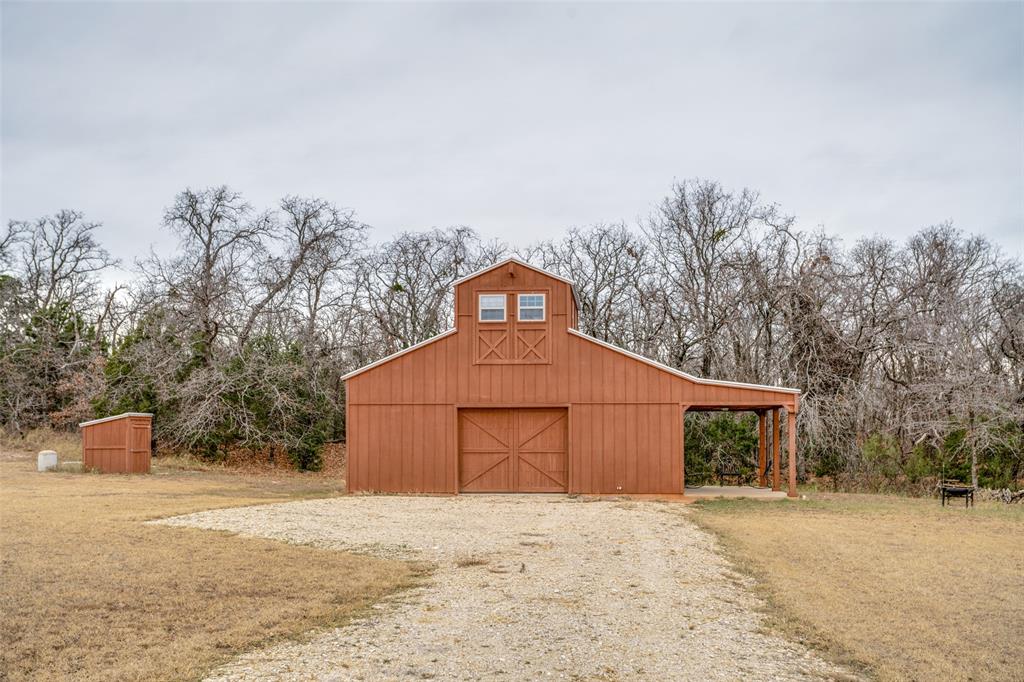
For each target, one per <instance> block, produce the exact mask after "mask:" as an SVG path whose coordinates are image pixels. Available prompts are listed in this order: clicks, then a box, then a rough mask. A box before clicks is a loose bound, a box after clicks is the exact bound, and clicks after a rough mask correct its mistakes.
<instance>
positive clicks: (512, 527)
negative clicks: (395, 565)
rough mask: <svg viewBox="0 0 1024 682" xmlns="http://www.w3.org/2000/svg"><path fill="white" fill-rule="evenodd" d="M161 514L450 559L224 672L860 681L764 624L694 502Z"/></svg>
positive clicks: (365, 502)
mask: <svg viewBox="0 0 1024 682" xmlns="http://www.w3.org/2000/svg"><path fill="white" fill-rule="evenodd" d="M161 523H170V524H173V525H175V526H188V527H192V526H196V527H202V528H208V529H213V530H220V531H231V532H236V533H240V534H243V535H245V536H255V537H268V538H274V539H278V540H285V541H288V542H293V543H300V544H311V545H313V546H316V547H323V548H335V549H349V550H353V551H359V552H365V553H370V554H375V555H378V556H384V557H389V558H403V559H409V558H415V559H420V560H427V561H430V562H432V563H434V564H435V565H436V566H437V569H436V571H435V572H434V573H433V574H432V576H431V579H430V581H429V583H428V584H427V585H425V586H423V587H421V588H418V589H417V590H414V591H411V592H407V593H403V594H402V596H401V598H400V599H399V600H397V601H395V602H392V603H388V604H387V605H378V606H379V607H380V608H377V609H375V615H372V616H370V617H368V618H365V619H361V620H359V621H357V622H355V623H353V624H352V625H351V626H348V627H342V628H338V629H334V630H331V631H329V632H325V633H324V634H322V635H319V636H317V637H314V638H313V639H311V640H310V641H309V642H306V643H302V644H284V645H280V646H272V647H268V648H265V649H261V650H259V651H255V652H252V653H249V654H246V655H244V656H242V657H240V658H239V659H237V660H236V661H235V662H233V663H231V664H229V665H227V666H225V667H223V668H221V669H219V670H217V671H216V672H215V673H214V675H213V678H214V679H224V680H228V679H232V680H237V679H294V680H299V679H302V680H306V679H324V678H329V677H332V676H340V677H342V678H345V679H366V680H371V679H372V680H378V679H381V680H393V679H431V678H433V679H446V680H450V679H458V680H478V679H489V680H522V679H531V678H535V677H539V678H543V679H578V680H582V679H586V680H668V679H703V680H736V679H748V678H755V677H756V678H761V679H779V680H793V679H821V678H836V677H845V676H847V673H846V671H844V670H842V669H841V668H838V667H836V666H834V665H830V664H828V663H826V662H825V661H823V660H822V659H821V658H819V657H818V656H817V655H815V654H814V653H813V652H812V651H810V650H808V649H807V648H806V647H804V646H801V645H799V644H794V643H792V642H788V641H786V640H784V639H782V638H780V637H778V636H776V635H773V634H771V633H768V632H765V630H764V628H763V627H762V624H763V621H764V619H763V616H762V615H761V609H762V606H763V604H762V603H761V602H760V601H759V600H758V599H757V598H756V597H755V596H754V595H753V594H752V593H751V591H750V589H749V587H750V585H749V583H750V581H749V580H748V579H746V578H743V577H742V576H740V575H738V574H736V573H735V572H734V571H732V570H731V569H730V568H729V565H728V563H727V562H726V561H725V560H724V559H723V558H722V557H721V556H720V555H719V554H718V553H717V552H716V551H715V547H716V542H715V540H714V538H713V537H712V536H711V535H710V534H708V533H706V532H704V531H701V530H699V529H698V528H697V527H695V526H694V525H693V524H692V523H690V522H689V521H688V520H687V516H686V511H685V509H684V508H683V507H681V506H680V505H669V504H664V503H655V502H637V503H631V504H628V505H626V504H622V503H621V502H582V501H577V500H573V499H569V498H566V497H564V496H476V495H474V496H469V495H465V496H459V497H399V496H380V497H375V496H352V497H346V498H334V499H329V500H316V501H309V502H300V503H288V504H277V505H270V506H260V507H248V508H244V509H226V510H220V511H212V512H202V513H199V514H193V515H189V516H184V517H178V518H175V519H169V520H167V521H164V522H161Z"/></svg>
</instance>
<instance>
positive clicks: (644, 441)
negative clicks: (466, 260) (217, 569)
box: [344, 259, 798, 493]
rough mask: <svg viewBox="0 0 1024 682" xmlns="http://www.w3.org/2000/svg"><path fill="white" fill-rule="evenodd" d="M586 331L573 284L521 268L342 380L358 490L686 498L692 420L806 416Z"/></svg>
mask: <svg viewBox="0 0 1024 682" xmlns="http://www.w3.org/2000/svg"><path fill="white" fill-rule="evenodd" d="M541 300H542V301H543V305H542V310H541ZM485 308H486V310H484V309H485ZM502 308H503V311H502ZM576 324H577V307H576V299H575V293H574V291H573V285H572V283H571V282H569V281H567V280H565V279H563V278H561V277H558V276H555V275H552V274H550V273H547V272H545V271H543V270H540V269H537V268H535V267H533V266H530V265H528V264H525V263H522V262H520V261H518V260H515V259H509V260H507V261H503V262H502V263H498V264H496V265H494V266H492V267H490V268H487V269H485V270H482V271H480V272H478V273H475V274H474V275H471V276H469V277H466V278H463V279H462V280H459V281H458V282H456V284H455V328H454V329H452V330H449V331H447V332H444V333H443V334H440V335H438V336H436V337H434V338H433V339H429V340H427V341H425V342H423V343H421V344H418V345H417V346H414V347H412V348H409V349H406V350H405V351H402V352H400V353H397V354H395V355H393V356H390V357H388V358H384V359H382V360H380V361H378V362H376V363H373V364H371V365H368V366H366V367H364V368H361V369H359V370H356V371H355V372H352V373H350V374H348V375H346V376H345V377H344V378H345V380H346V389H347V396H346V397H347V411H348V418H347V426H348V487H349V490H350V491H360V490H364V491H387V492H414V493H415V492H419V493H458V492H460V491H461V492H471V491H484V490H487V491H495V490H509V491H528V490H537V491H542V490H543V491H548V492H550V491H555V490H564V491H565V492H569V493H681V492H682V490H683V484H684V471H683V450H682V448H683V440H682V436H683V433H682V431H683V413H684V411H685V410H686V409H690V408H693V409H715V406H716V405H719V404H728V405H730V406H733V407H739V408H744V409H755V410H758V411H763V410H769V409H776V408H778V407H786V408H787V409H789V410H790V411H793V412H795V410H796V407H797V400H798V397H797V393H798V392H796V391H794V390H793V389H780V388H774V387H767V386H755V385H748V384H738V383H732V382H715V381H708V380H703V379H699V378H697V377H692V376H690V375H687V374H685V373H682V372H678V371H676V370H674V369H672V368H669V367H666V366H664V365H660V364H659V363H656V362H654V361H651V360H649V359H646V358H643V357H641V356H637V355H635V354H633V353H629V352H628V351H625V350H623V349H619V348H616V347H614V346H611V345H610V344H606V343H604V342H601V341H599V340H597V339H593V338H591V337H588V336H586V335H585V334H582V333H580V332H578V331H577V330H576V329H575V327H576Z"/></svg>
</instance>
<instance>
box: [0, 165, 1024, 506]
mask: <svg viewBox="0 0 1024 682" xmlns="http://www.w3.org/2000/svg"><path fill="white" fill-rule="evenodd" d="M162 226H163V229H165V230H167V231H168V232H169V233H170V234H171V235H173V236H174V238H175V239H176V248H175V249H174V251H173V252H169V253H167V254H159V253H150V254H148V255H146V256H144V257H140V258H139V259H138V260H137V261H136V262H135V263H134V264H133V268H132V272H133V276H132V277H131V279H130V281H128V282H127V283H125V284H121V285H117V286H113V287H105V286H104V285H103V282H104V281H106V280H107V279H109V276H107V274H108V273H109V272H111V270H110V269H111V268H114V267H116V266H117V265H118V263H117V262H116V261H115V259H113V258H112V257H111V256H110V254H109V253H108V251H107V250H106V249H105V248H104V247H103V245H102V244H101V243H100V242H99V241H98V239H97V228H98V227H99V224H97V223H94V222H91V221H89V220H87V219H86V217H85V216H83V215H82V214H81V213H78V212H76V211H71V210H65V211H61V212H59V213H57V214H56V215H52V216H45V217H41V218H39V219H36V220H32V221H11V222H10V223H9V224H8V225H7V226H6V227H5V230H4V232H3V234H0V265H2V266H3V273H4V274H3V275H2V277H0V351H2V356H0V412H2V415H0V419H2V427H3V428H4V429H5V430H6V431H8V432H13V433H25V432H27V431H28V430H31V429H33V428H36V427H39V426H52V427H55V428H68V429H70V428H73V426H74V425H75V424H76V423H77V422H78V421H80V420H83V419H87V418H91V417H94V416H102V415H107V414H113V413H118V412H122V411H143V412H153V413H154V414H155V415H156V420H155V424H156V429H157V434H158V438H159V442H160V444H161V447H162V448H167V449H170V450H184V451H189V452H192V453H195V454H197V455H199V456H202V457H206V458H210V459H217V458H221V457H224V456H225V455H226V453H228V452H229V451H232V450H248V451H249V452H251V454H252V456H253V457H265V458H270V459H274V458H287V459H288V460H290V461H291V462H292V463H293V464H294V465H295V466H298V467H300V468H309V469H315V468H317V467H318V465H319V457H320V452H321V450H322V448H323V446H324V444H325V443H328V442H333V441H340V440H343V439H344V433H345V423H344V418H345V415H344V404H345V402H344V386H343V384H342V382H341V380H340V378H339V377H340V376H341V375H342V374H344V373H345V372H347V371H349V370H351V369H354V368H356V367H359V366H361V365H363V364H366V363H368V362H371V361H373V360H376V359H379V358H381V357H384V356H386V355H388V354H390V353H393V352H395V351H397V350H401V349H402V348H406V347H408V346H410V345H412V344H414V343H418V342H420V341H423V340H424V339H427V338H430V337H431V336H434V335H435V334H437V333H439V332H441V331H444V330H445V329H448V328H449V327H451V326H452V324H453V319H452V317H453V307H454V304H453V301H452V291H451V285H452V283H453V282H454V281H455V280H456V279H458V278H460V277H462V276H464V275H466V274H469V273H471V272H473V271H475V270H478V269H480V268H481V267H484V266H486V265H489V264H491V263H494V262H496V261H497V260H499V259H501V258H503V257H505V256H508V255H510V254H516V255H518V256H519V257H521V258H522V259H524V260H527V261H528V262H531V263H533V264H535V265H538V266H540V267H543V268H545V269H549V270H551V271H553V272H556V273H558V274H560V275H563V276H565V277H567V278H569V279H571V280H573V281H575V282H576V285H577V289H578V295H579V302H580V311H579V326H580V329H581V331H583V332H586V333H588V334H591V335H593V336H595V337H597V338H600V339H603V340H606V341H609V342H611V343H614V344H617V345H619V346H622V347H624V348H627V349H629V350H632V351H634V352H636V353H640V354H643V355H646V356H648V357H651V358H653V359H656V360H658V361H660V362H662V363H665V364H667V365H669V366H672V367H676V368H678V369H681V370H684V371H687V372H691V373H693V374H697V375H701V376H706V377H712V378H721V379H730V380H735V381H744V382H754V383H769V384H782V385H787V386H795V387H797V388H800V389H801V390H802V391H803V399H802V407H801V411H800V414H799V426H798V437H799V441H800V447H801V454H802V460H801V472H800V473H801V475H802V476H806V475H807V474H816V475H818V476H828V477H831V479H832V481H833V482H834V483H835V484H836V485H839V484H842V485H844V486H854V485H857V486H865V487H871V488H876V489H877V488H882V487H904V488H906V487H907V486H912V485H915V484H918V483H919V482H921V481H927V480H931V479H934V477H936V476H939V475H945V476H947V477H950V476H955V477H959V478H962V479H967V480H970V479H973V480H974V481H976V482H978V483H981V484H983V485H994V486H995V485H998V486H1006V485H1013V484H1014V482H1015V481H1018V480H1019V479H1020V478H1021V477H1022V475H1024V270H1022V267H1021V262H1020V260H1019V259H1017V258H1012V257H1008V256H1006V255H1004V254H1003V253H1002V252H1001V251H1000V249H999V248H998V246H997V245H995V244H993V243H992V242H991V241H989V240H987V239H986V238H984V237H982V236H976V235H970V234H965V233H963V232H961V231H959V230H958V229H956V228H954V227H953V226H952V225H951V224H942V225H936V226H931V227H926V228H923V229H921V230H919V231H918V232H916V233H915V234H914V235H913V236H912V237H910V238H909V239H907V240H906V241H904V242H899V243H898V242H896V241H894V240H892V239H889V238H887V237H884V236H875V237H871V238H866V239H861V240H859V241H857V242H856V243H854V244H850V245H846V244H844V243H843V242H841V241H840V240H839V239H838V238H837V237H836V236H835V235H830V234H828V233H827V232H825V231H823V230H820V229H819V230H814V231H805V230H800V229H798V228H797V225H796V221H795V219H794V218H793V217H792V216H790V215H787V214H786V213H785V212H784V211H783V210H782V209H781V208H780V207H778V206H777V205H775V204H772V203H769V202H767V201H765V200H764V199H762V198H761V196H760V195H759V194H758V193H757V192H755V191H752V190H747V189H744V190H741V191H732V190H729V189H727V188H724V187H722V186H721V185H720V184H719V183H716V182H714V181H710V180H703V179H694V180H688V181H684V182H679V183H676V184H674V185H673V186H672V188H671V191H670V192H669V194H668V196H666V197H665V198H664V199H663V200H662V201H661V202H660V203H658V204H657V205H656V206H655V208H654V209H653V210H652V211H651V212H650V214H649V215H648V216H646V217H645V218H643V219H642V220H640V221H638V222H637V224H626V223H621V222H619V223H607V224H597V225H592V226H587V227H574V228H571V229H569V230H568V231H567V232H566V233H565V235H564V236H562V237H560V238H557V239H551V240H546V241H542V242H539V243H534V244H528V245H510V244H506V243H502V242H498V241H486V240H483V239H482V238H481V237H480V236H479V235H478V234H477V233H476V232H475V231H474V230H472V229H471V228H469V227H462V226H460V227H449V228H443V229H432V230H427V231H410V232H404V233H402V234H399V235H397V236H395V237H394V238H392V239H390V240H386V241H383V242H375V241H373V239H372V229H371V228H370V227H369V226H367V225H365V224H363V223H362V222H360V221H359V220H358V218H357V216H356V214H355V213H354V212H353V211H352V210H349V209H344V208H340V207H338V206H337V205H335V204H333V203H331V202H330V201H327V200H325V199H321V198H315V197H313V198H310V197H296V196H289V197H285V198H283V199H281V201H280V202H278V204H277V205H275V206H272V207H267V208H257V207H254V206H252V205H251V204H249V203H248V202H247V201H246V200H245V198H244V197H243V196H242V195H241V194H239V193H237V192H235V191H232V190H231V189H229V188H227V187H214V188H208V189H199V190H193V189H186V190H185V191H183V192H181V193H180V194H178V195H177V196H176V197H174V200H173V202H172V203H171V205H170V206H169V207H168V208H167V209H166V210H165V211H164V214H163V218H162ZM749 426H750V422H749V421H744V420H743V418H741V417H740V418H737V417H734V416H732V415H727V414H719V415H714V416H707V415H689V416H688V417H687V447H688V467H690V468H688V471H693V472H694V473H695V475H696V473H697V471H698V469H699V466H697V463H699V462H704V463H705V464H706V463H707V462H708V461H710V460H712V459H716V458H718V459H721V458H734V459H741V460H743V461H749V449H750V447H751V445H750V443H751V441H750V438H749V433H748V432H749V431H750V429H749ZM691 450H692V452H691ZM691 458H692V461H693V462H694V464H691V463H690V462H691Z"/></svg>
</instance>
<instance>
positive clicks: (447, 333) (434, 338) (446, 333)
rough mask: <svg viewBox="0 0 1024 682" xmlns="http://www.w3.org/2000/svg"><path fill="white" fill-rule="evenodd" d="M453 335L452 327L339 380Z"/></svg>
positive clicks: (353, 371)
mask: <svg viewBox="0 0 1024 682" xmlns="http://www.w3.org/2000/svg"><path fill="white" fill-rule="evenodd" d="M454 333H455V328H454V327H452V328H451V329H449V330H447V331H443V332H441V333H440V334H438V335H437V336H431V337H430V338H429V339H424V340H423V341H420V342H419V343H414V344H413V345H411V346H409V347H408V348H403V349H402V350H400V351H398V352H397V353H392V354H391V355H388V356H387V357H383V358H381V359H380V360H377V361H375V362H371V363H370V364H368V365H363V366H362V367H360V368H359V369H354V370H352V371H351V372H349V373H348V374H342V375H341V380H342V381H348V380H349V379H351V378H352V377H354V376H356V375H357V374H362V373H363V372H365V371H367V370H370V369H373V368H374V367H379V366H380V365H383V364H384V363H385V362H391V361H392V360H394V359H395V358H398V357H401V356H403V355H405V354H406V353H411V352H413V351H414V350H416V349H417V348H422V347H423V346H426V345H428V344H431V343H434V342H435V341H440V340H441V339H443V338H444V337H446V336H451V335H452V334H454Z"/></svg>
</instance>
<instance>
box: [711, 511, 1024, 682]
mask: <svg viewBox="0 0 1024 682" xmlns="http://www.w3.org/2000/svg"><path fill="white" fill-rule="evenodd" d="M810 498H811V499H810V500H807V501H787V502H764V501H756V500H716V501H710V502H702V503H700V504H699V505H697V506H696V507H695V508H694V509H695V513H694V514H692V515H691V518H694V519H695V520H697V521H698V522H699V523H701V524H702V525H704V526H705V527H707V528H709V529H711V530H713V531H714V532H716V533H717V534H718V535H719V536H720V538H721V539H722V541H723V544H724V546H725V547H726V550H727V551H728V552H729V553H730V554H731V555H732V557H733V558H734V559H735V560H736V561H737V563H738V564H739V565H740V566H741V567H742V568H745V569H747V570H748V571H750V572H751V573H753V574H754V575H755V576H756V577H757V578H758V582H759V584H760V585H761V586H762V587H761V589H763V590H764V592H765V596H766V597H767V598H768V602H769V604H770V605H771V609H772V617H771V619H770V622H771V624H772V626H773V627H781V628H783V629H784V630H785V631H787V632H788V634H790V635H791V636H793V637H795V638H798V639H802V640H805V641H809V642H810V643H812V644H814V645H816V646H817V647H819V648H822V649H824V650H826V651H828V652H830V653H831V654H833V655H834V656H835V657H836V658H837V659H839V660H841V661H842V662H845V663H848V664H850V663H852V664H860V665H861V666H865V667H866V668H867V669H868V671H870V672H871V673H873V675H874V676H877V677H878V678H879V679H882V680H929V679H931V680H936V679H943V680H1013V679H1016V680H1020V679H1024V670H1022V668H1021V667H1020V665H1021V653H1022V645H1024V507H1021V506H1007V505H1003V504H1001V503H979V504H978V506H977V507H975V508H974V509H970V510H965V509H964V508H963V503H962V501H961V502H960V506H959V507H958V506H956V504H954V505H953V506H952V507H946V508H944V509H943V508H942V507H940V506H939V502H938V501H937V500H928V499H908V498H898V497H887V496H871V495H830V494H812V495H810Z"/></svg>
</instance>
